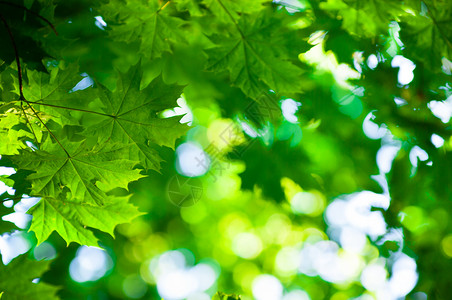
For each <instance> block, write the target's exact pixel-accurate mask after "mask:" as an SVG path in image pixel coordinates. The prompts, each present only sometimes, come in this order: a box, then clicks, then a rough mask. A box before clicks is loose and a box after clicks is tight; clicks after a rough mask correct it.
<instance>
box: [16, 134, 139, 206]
mask: <svg viewBox="0 0 452 300" xmlns="http://www.w3.org/2000/svg"><path fill="white" fill-rule="evenodd" d="M128 148H129V146H121V145H104V146H97V147H88V146H87V143H86V142H85V141H82V142H70V141H68V140H62V141H61V142H60V143H54V142H51V141H50V138H49V139H47V140H46V142H45V143H43V144H42V145H41V148H40V149H39V150H36V151H23V152H22V153H21V155H20V156H18V157H15V158H14V161H15V162H16V164H17V165H18V166H19V168H21V169H25V170H31V171H35V173H33V174H31V175H29V176H28V177H27V179H28V180H29V181H31V184H32V192H31V195H32V196H41V197H42V196H49V197H55V198H60V199H66V200H74V201H78V202H80V203H90V204H95V205H102V204H104V203H105V200H106V199H105V198H106V195H105V193H106V192H108V191H111V190H113V189H115V188H124V189H127V185H128V184H129V182H131V181H135V180H138V179H139V178H141V177H143V175H140V171H139V170H136V169H134V166H135V165H136V164H137V162H136V161H131V160H128V159H125V158H123V157H125V156H126V155H127V154H128V152H129V149H128Z"/></svg>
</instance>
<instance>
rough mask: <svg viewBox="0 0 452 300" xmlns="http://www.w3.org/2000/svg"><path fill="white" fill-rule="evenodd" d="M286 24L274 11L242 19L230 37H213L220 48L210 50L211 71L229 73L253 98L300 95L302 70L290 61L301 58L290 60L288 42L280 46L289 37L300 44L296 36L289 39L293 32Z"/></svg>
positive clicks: (209, 67) (209, 64)
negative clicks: (269, 94)
mask: <svg viewBox="0 0 452 300" xmlns="http://www.w3.org/2000/svg"><path fill="white" fill-rule="evenodd" d="M286 25H287V24H284V23H282V22H281V20H280V19H279V17H278V14H276V15H275V14H273V13H272V12H271V11H270V10H265V11H262V12H260V13H258V14H257V15H252V16H249V17H248V16H246V15H245V16H243V17H241V18H240V19H239V20H238V23H236V30H235V31H234V32H232V33H231V35H230V36H229V37H227V38H225V37H224V36H218V35H212V36H211V39H212V41H213V42H214V43H215V44H216V45H217V46H216V47H214V48H211V49H208V50H206V52H207V54H208V55H209V60H208V69H209V70H213V71H218V72H219V71H224V70H228V72H229V75H230V80H231V82H232V83H234V84H235V85H237V86H238V87H240V88H241V89H242V90H243V92H244V93H245V94H247V95H248V96H250V97H252V98H258V96H259V95H261V94H262V93H264V92H265V91H267V90H269V89H273V90H275V91H278V92H281V93H284V92H286V93H294V92H298V91H299V90H300V84H301V74H302V70H301V69H300V68H299V67H297V66H295V65H294V64H293V63H292V62H290V61H289V59H290V58H292V59H297V57H296V56H295V57H293V56H292V57H289V54H288V52H287V51H286V49H285V47H284V46H285V45H284V43H279V42H280V39H282V38H284V39H286V38H288V39H293V41H294V43H295V44H297V45H299V41H296V39H295V38H294V36H292V38H290V37H288V36H287V33H288V34H289V36H290V35H291V32H290V29H288V28H287V27H286ZM301 50H302V49H300V50H299V51H300V52H301Z"/></svg>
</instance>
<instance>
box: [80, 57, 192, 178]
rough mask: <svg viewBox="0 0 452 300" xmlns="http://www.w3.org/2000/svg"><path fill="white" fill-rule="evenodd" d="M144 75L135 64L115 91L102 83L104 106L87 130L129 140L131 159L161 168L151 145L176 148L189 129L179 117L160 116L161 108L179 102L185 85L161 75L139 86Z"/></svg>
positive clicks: (104, 137)
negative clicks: (144, 86)
mask: <svg viewBox="0 0 452 300" xmlns="http://www.w3.org/2000/svg"><path fill="white" fill-rule="evenodd" d="M141 76H142V74H141V71H140V69H139V67H138V66H135V67H133V68H131V69H130V70H129V72H128V73H126V74H120V75H119V79H118V82H117V86H116V90H114V91H113V92H112V91H110V90H109V89H107V88H106V87H104V86H102V85H99V97H100V100H101V101H102V104H103V107H102V108H100V109H99V110H98V112H99V114H96V115H95V116H94V117H95V120H93V123H94V124H95V125H94V126H92V127H90V128H89V129H88V130H87V131H86V134H87V135H96V136H98V137H99V139H100V141H107V140H108V141H111V142H119V143H124V144H129V145H130V148H129V150H130V151H129V154H128V157H129V158H130V159H132V160H137V161H139V162H140V164H141V165H142V166H143V167H144V168H146V169H154V170H159V169H160V162H161V161H162V159H161V158H160V156H159V155H158V153H157V151H156V150H155V149H153V148H152V147H155V146H156V145H157V146H166V147H170V148H174V145H175V142H176V139H177V138H179V137H180V136H182V135H183V134H185V132H186V131H187V130H188V126H186V125H182V124H180V123H179V119H178V118H166V119H163V118H161V117H159V114H160V112H162V111H163V110H165V109H168V108H172V107H174V106H175V105H176V99H177V98H178V97H179V96H180V95H181V93H182V87H181V86H177V85H167V84H165V83H164V82H163V80H162V78H161V76H159V77H157V78H156V79H154V80H153V81H152V82H151V83H150V84H149V85H148V86H147V87H146V88H144V89H143V90H140V81H141Z"/></svg>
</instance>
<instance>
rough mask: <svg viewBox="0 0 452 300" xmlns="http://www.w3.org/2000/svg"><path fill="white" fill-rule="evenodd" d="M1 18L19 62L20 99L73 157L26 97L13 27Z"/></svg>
mask: <svg viewBox="0 0 452 300" xmlns="http://www.w3.org/2000/svg"><path fill="white" fill-rule="evenodd" d="M0 19H1V20H2V22H3V25H5V28H6V31H8V34H9V37H10V40H11V44H12V45H13V48H14V55H15V57H16V64H17V72H18V76H19V95H20V96H19V100H21V101H24V102H25V103H27V105H28V106H29V107H30V109H31V111H32V112H33V114H34V115H35V117H36V118H37V119H38V120H39V122H41V124H42V125H43V126H44V127H45V129H46V130H47V131H48V132H49V134H50V135H51V136H52V137H53V139H54V140H55V141H56V142H57V143H58V145H59V146H60V147H61V149H63V151H64V152H65V153H66V155H67V157H71V156H70V155H69V153H68V152H67V150H66V148H64V146H63V145H62V144H61V142H60V141H59V140H58V139H57V137H56V136H55V135H54V134H53V132H52V131H51V130H50V129H49V127H47V125H46V124H45V123H44V121H43V120H42V119H41V117H40V116H39V115H38V113H37V112H36V111H35V110H34V108H33V107H32V106H31V103H30V102H28V101H27V99H25V97H24V93H23V85H22V80H23V79H22V67H21V65H20V59H19V51H18V50H17V46H16V42H15V40H14V36H13V33H12V32H11V29H10V28H9V25H8V22H6V20H5V18H4V17H3V15H2V14H0Z"/></svg>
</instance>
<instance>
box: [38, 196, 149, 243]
mask: <svg viewBox="0 0 452 300" xmlns="http://www.w3.org/2000/svg"><path fill="white" fill-rule="evenodd" d="M107 202H108V203H107V204H105V205H103V206H96V205H89V204H86V203H80V202H75V201H61V200H59V199H55V198H51V197H43V198H42V199H41V200H40V202H39V203H38V204H37V205H36V206H34V207H32V208H31V209H30V210H29V213H32V214H33V219H32V223H31V226H30V231H33V232H35V234H36V238H37V240H38V244H40V243H42V242H43V241H45V240H46V239H47V238H48V237H49V236H50V234H51V233H52V232H53V231H56V232H58V234H59V235H60V236H61V237H62V238H63V239H64V240H65V241H66V243H67V244H68V245H69V244H70V243H71V242H76V243H79V244H81V245H87V246H98V244H97V241H98V240H97V238H96V237H95V236H94V234H93V232H92V231H91V230H89V229H88V228H87V227H91V228H96V229H98V230H101V231H103V232H106V233H108V234H110V235H111V236H114V232H113V231H114V228H115V226H116V225H118V224H122V223H127V222H130V221H131V220H133V219H134V218H136V217H138V216H140V215H142V213H141V212H139V211H138V210H137V208H136V207H135V206H133V205H132V204H130V203H128V197H109V200H108V201H107Z"/></svg>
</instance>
